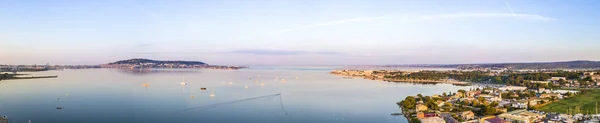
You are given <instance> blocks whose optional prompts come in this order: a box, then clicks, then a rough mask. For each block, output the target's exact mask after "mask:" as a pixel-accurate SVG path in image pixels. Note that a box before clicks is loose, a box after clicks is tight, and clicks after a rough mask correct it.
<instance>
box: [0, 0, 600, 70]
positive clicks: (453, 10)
mask: <svg viewBox="0 0 600 123" xmlns="http://www.w3.org/2000/svg"><path fill="white" fill-rule="evenodd" d="M598 5H600V1H596V0H0V64H46V63H49V64H104V63H108V62H113V61H117V60H124V59H130V58H148V59H157V60H193V61H203V62H206V63H208V64H216V65H383V64H385V65H389V64H455V63H503V62H547V61H571V60H600V55H598V54H599V51H600V35H599V34H600V11H599V10H598V7H597V6H598Z"/></svg>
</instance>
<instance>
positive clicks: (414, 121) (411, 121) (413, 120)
mask: <svg viewBox="0 0 600 123" xmlns="http://www.w3.org/2000/svg"><path fill="white" fill-rule="evenodd" d="M410 123H421V120H419V119H417V118H416V117H413V118H411V119H410Z"/></svg>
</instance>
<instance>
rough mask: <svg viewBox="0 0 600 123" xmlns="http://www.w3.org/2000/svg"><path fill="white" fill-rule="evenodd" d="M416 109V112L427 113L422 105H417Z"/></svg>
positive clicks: (425, 107)
mask: <svg viewBox="0 0 600 123" xmlns="http://www.w3.org/2000/svg"><path fill="white" fill-rule="evenodd" d="M416 109H417V111H427V106H425V105H423V104H417V106H416Z"/></svg>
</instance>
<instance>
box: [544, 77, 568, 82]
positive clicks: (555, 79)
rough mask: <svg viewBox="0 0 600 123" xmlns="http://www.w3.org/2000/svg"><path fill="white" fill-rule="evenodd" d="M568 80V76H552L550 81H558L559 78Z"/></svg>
mask: <svg viewBox="0 0 600 123" xmlns="http://www.w3.org/2000/svg"><path fill="white" fill-rule="evenodd" d="M560 79H562V80H567V77H551V78H550V79H548V81H558V80H560Z"/></svg>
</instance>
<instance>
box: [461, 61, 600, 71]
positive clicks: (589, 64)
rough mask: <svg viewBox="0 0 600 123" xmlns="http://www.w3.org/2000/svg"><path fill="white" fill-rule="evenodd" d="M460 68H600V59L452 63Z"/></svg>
mask: <svg viewBox="0 0 600 123" xmlns="http://www.w3.org/2000/svg"><path fill="white" fill-rule="evenodd" d="M451 66H455V67H459V68H465V67H480V68H491V67H495V68H509V69H589V68H600V61H584V60H582V61H565V62H535V63H495V64H458V65H451Z"/></svg>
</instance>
